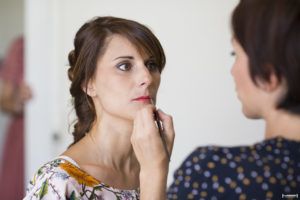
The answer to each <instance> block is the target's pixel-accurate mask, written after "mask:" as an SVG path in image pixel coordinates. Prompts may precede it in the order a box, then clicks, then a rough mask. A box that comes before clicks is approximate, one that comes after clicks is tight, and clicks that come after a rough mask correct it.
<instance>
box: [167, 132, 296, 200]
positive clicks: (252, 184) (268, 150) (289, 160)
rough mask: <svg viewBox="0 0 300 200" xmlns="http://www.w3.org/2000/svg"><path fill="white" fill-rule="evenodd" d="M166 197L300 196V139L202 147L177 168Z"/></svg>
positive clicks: (199, 199) (276, 197)
mask: <svg viewBox="0 0 300 200" xmlns="http://www.w3.org/2000/svg"><path fill="white" fill-rule="evenodd" d="M289 195H292V196H289ZM167 197H168V199H179V200H184V199H197V200H204V199H209V200H216V199H241V200H242V199H251V200H252V199H253V200H254V199H256V200H261V199H266V200H267V199H291V198H290V197H293V198H294V199H297V198H300V142H295V141H290V140H287V139H284V138H281V137H277V138H273V139H270V140H265V141H263V142H260V143H257V144H255V145H252V146H241V147H217V146H208V147H199V148H197V149H196V150H195V151H194V152H192V153H191V154H190V155H189V156H188V158H187V159H186V160H185V161H184V162H183V163H182V165H181V166H180V168H179V169H178V170H176V171H175V174H174V182H173V183H172V184H171V186H170V187H169V189H168V194H167ZM288 197H289V198H288Z"/></svg>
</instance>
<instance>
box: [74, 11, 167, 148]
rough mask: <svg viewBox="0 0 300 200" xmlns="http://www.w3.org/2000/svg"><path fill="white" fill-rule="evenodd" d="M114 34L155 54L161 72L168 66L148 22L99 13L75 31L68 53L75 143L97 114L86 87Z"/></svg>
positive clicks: (142, 50) (142, 51)
mask: <svg viewBox="0 0 300 200" xmlns="http://www.w3.org/2000/svg"><path fill="white" fill-rule="evenodd" d="M114 34H118V35H121V36H123V37H125V38H127V39H128V40H129V41H130V42H131V43H132V44H133V45H135V47H136V48H137V50H138V51H139V52H140V53H141V55H145V54H146V55H149V56H153V59H154V61H155V62H156V63H157V65H158V68H159V72H162V70H163V68H164V66H165V62H166V58H165V54H164V50H163V48H162V46H161V44H160V42H159V40H158V39H157V38H156V37H155V35H154V34H153V33H152V32H151V30H149V28H147V27H146V26H144V25H142V24H140V23H138V22H135V21H132V20H127V19H122V18H116V17H96V18H94V19H92V20H90V21H88V22H87V23H85V24H84V25H83V26H82V27H81V28H80V29H79V30H78V32H77V33H76V36H75V39H74V50H72V51H71V52H70V53H69V57H68V58H69V64H70V68H69V70H68V76H69V79H70V80H71V87H70V93H71V95H72V97H73V104H74V109H75V112H76V115H77V120H76V121H75V123H74V131H73V133H72V134H73V137H74V142H73V143H72V144H75V143H76V142H78V141H79V140H80V139H81V138H83V137H84V136H85V134H86V133H87V132H88V131H89V130H90V128H91V126H92V124H93V122H94V121H95V119H96V117H97V116H96V110H95V106H94V103H93V101H92V98H91V97H90V96H88V95H87V94H86V93H85V92H84V90H83V88H85V89H86V90H85V91H87V88H88V81H89V80H90V78H92V77H93V75H94V73H95V71H96V67H97V60H98V58H99V57H100V56H102V55H103V54H104V53H105V50H106V46H107V39H108V38H109V37H110V36H112V35H114Z"/></svg>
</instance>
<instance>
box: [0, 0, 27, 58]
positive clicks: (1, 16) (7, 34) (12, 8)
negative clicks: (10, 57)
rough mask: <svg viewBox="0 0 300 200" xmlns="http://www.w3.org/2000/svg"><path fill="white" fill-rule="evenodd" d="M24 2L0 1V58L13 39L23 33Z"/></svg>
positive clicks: (13, 0)
mask: <svg viewBox="0 0 300 200" xmlns="http://www.w3.org/2000/svg"><path fill="white" fill-rule="evenodd" d="M23 29H24V1H23V0H1V1H0V58H2V57H3V56H4V55H5V53H6V51H7V48H8V47H9V45H10V43H11V42H12V40H13V39H15V38H16V37H17V36H19V35H21V34H23V32H24V30H23Z"/></svg>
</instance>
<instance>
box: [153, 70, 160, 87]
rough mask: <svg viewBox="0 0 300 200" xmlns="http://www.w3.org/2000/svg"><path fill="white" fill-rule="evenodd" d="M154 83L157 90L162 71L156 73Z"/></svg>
mask: <svg viewBox="0 0 300 200" xmlns="http://www.w3.org/2000/svg"><path fill="white" fill-rule="evenodd" d="M152 80H153V85H154V88H155V90H156V91H157V90H158V88H159V86H160V73H155V74H154V75H153V77H152Z"/></svg>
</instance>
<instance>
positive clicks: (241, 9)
mask: <svg viewBox="0 0 300 200" xmlns="http://www.w3.org/2000/svg"><path fill="white" fill-rule="evenodd" d="M231 23H232V30H233V36H234V38H235V39H236V40H237V41H238V42H239V43H240V44H241V46H242V47H243V49H244V50H245V52H246V53H247V55H248V57H249V68H250V75H251V78H252V80H253V82H254V83H255V84H257V82H256V78H260V79H262V80H265V81H269V78H270V75H271V72H274V73H275V75H276V76H277V78H278V79H279V81H281V80H282V78H284V79H285V80H286V82H287V94H286V95H285V96H284V97H283V99H282V100H281V101H280V102H279V104H278V105H277V108H283V109H285V110H288V111H291V112H293V113H296V114H300V1H299V0H240V2H239V4H238V5H237V7H236V8H235V10H234V12H233V15H232V21H231Z"/></svg>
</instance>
